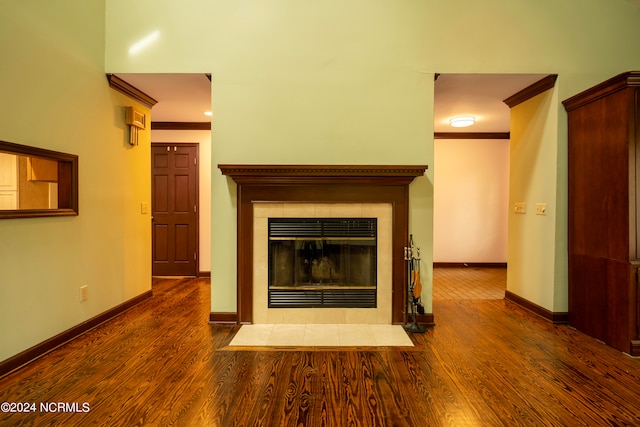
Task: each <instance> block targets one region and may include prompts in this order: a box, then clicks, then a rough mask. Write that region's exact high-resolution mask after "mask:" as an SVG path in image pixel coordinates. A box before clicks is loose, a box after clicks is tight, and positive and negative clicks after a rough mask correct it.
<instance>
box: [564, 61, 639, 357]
mask: <svg viewBox="0 0 640 427" xmlns="http://www.w3.org/2000/svg"><path fill="white" fill-rule="evenodd" d="M563 104H564V106H565V109H566V110H567V113H568V129H569V143H568V159H569V164H568V168H569V169H568V173H569V175H568V184H569V188H568V190H569V193H568V196H569V206H568V207H569V218H568V250H569V254H568V255H569V324H570V325H571V326H573V327H575V328H576V329H578V330H580V331H583V332H585V333H587V334H589V335H591V336H593V337H595V338H597V339H599V340H602V341H604V342H605V343H607V344H608V345H610V346H612V347H614V348H617V349H618V350H621V351H624V352H626V353H629V354H631V355H633V356H640V337H639V335H638V334H639V329H640V327H639V322H640V316H639V311H640V300H639V295H638V269H639V268H640V259H639V257H640V251H639V248H638V244H639V239H638V233H639V232H640V231H639V228H638V227H640V71H634V72H627V73H623V74H620V75H618V76H616V77H613V78H612V79H609V80H607V81H605V82H603V83H601V84H599V85H597V86H594V87H593V88H591V89H588V90H586V91H584V92H582V93H580V94H578V95H576V96H573V97H571V98H569V99H567V100H565V101H563Z"/></svg>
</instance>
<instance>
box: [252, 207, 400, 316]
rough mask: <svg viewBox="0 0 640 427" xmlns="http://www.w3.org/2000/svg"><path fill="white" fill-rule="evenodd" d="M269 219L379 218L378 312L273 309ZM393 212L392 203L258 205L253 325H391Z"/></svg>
mask: <svg viewBox="0 0 640 427" xmlns="http://www.w3.org/2000/svg"><path fill="white" fill-rule="evenodd" d="M269 218H377V220H378V254H377V259H378V262H377V283H378V287H377V301H378V303H377V307H376V308H269V307H268V303H267V299H268V296H267V289H268V236H267V222H268V219H269ZM392 220H393V217H392V208H391V204H389V203H255V204H254V208H253V221H254V230H253V323H254V324H261V323H267V324H272V323H302V324H304V323H326V324H329V323H335V324H390V323H391V299H392V298H391V296H392V291H391V281H392V274H391V272H392V265H391V259H392V253H391V237H392V233H391V230H392V227H391V223H392Z"/></svg>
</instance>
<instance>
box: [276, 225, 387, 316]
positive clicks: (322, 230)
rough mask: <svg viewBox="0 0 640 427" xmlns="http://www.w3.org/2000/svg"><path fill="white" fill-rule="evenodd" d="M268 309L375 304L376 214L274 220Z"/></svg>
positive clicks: (357, 306) (354, 306)
mask: <svg viewBox="0 0 640 427" xmlns="http://www.w3.org/2000/svg"><path fill="white" fill-rule="evenodd" d="M268 224H269V229H268V236H269V266H268V269H269V272H268V277H269V284H268V286H269V292H268V304H269V308H288V307H290V308H294V307H295V308H305V307H333V308H376V304H377V301H376V298H377V297H376V295H377V292H376V286H377V283H376V282H377V271H376V255H377V229H378V226H377V219H376V218H270V219H269V222H268Z"/></svg>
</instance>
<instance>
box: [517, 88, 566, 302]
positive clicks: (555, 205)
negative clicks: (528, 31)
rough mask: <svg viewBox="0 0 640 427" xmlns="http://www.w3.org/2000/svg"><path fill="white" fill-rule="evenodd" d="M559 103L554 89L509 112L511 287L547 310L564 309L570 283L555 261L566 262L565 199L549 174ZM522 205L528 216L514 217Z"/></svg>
mask: <svg viewBox="0 0 640 427" xmlns="http://www.w3.org/2000/svg"><path fill="white" fill-rule="evenodd" d="M556 105H558V90H557V88H554V89H552V90H548V91H546V92H544V93H543V94H540V95H538V96H536V97H534V98H532V99H530V100H528V101H525V102H523V103H522V104H520V105H517V106H516V107H514V108H512V109H511V143H510V150H509V151H510V155H509V172H510V173H509V232H508V240H509V242H508V258H507V263H508V265H509V268H508V270H507V289H508V290H509V291H510V292H513V293H514V294H516V295H519V296H521V297H523V298H525V299H527V300H529V301H531V302H534V303H536V304H538V305H540V306H542V307H544V308H546V309H548V310H551V311H566V310H567V292H566V288H567V286H566V280H567V279H566V276H565V277H562V276H560V280H558V281H556V265H555V259H556V258H558V259H562V260H563V261H564V263H565V264H566V262H567V261H566V260H567V255H566V253H567V252H566V239H565V240H564V246H560V247H557V246H556V236H555V230H556V228H557V220H558V219H559V218H558V217H559V216H562V215H563V213H564V207H563V206H565V205H566V198H565V199H563V200H559V201H558V199H557V191H558V183H557V176H556V170H555V169H551V170H550V165H555V164H557V163H558V158H559V157H558V143H559V138H558V134H557V129H558V123H557V110H556V108H555V106H556ZM565 162H566V161H565ZM522 202H524V203H525V213H516V212H515V209H514V208H515V203H522ZM538 203H546V204H547V208H546V214H545V215H537V214H536V204H538ZM564 230H566V226H565V228H564ZM565 234H566V232H565ZM561 242H563V241H562V240H560V242H559V243H561ZM556 287H560V288H562V289H564V292H559V293H556V292H555V290H556ZM556 304H557V305H556Z"/></svg>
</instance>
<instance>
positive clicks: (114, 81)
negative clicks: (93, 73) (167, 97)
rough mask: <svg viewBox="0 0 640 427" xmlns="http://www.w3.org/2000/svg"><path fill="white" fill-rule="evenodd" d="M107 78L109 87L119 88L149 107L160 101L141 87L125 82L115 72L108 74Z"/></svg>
mask: <svg viewBox="0 0 640 427" xmlns="http://www.w3.org/2000/svg"><path fill="white" fill-rule="evenodd" d="M107 80H108V81H109V87H110V88H111V89H114V90H117V91H118V92H120V93H123V94H125V95H127V96H128V97H129V98H131V99H133V100H135V101H138V102H139V103H141V104H142V105H144V106H146V107H148V108H152V107H153V106H154V105H156V104H157V103H158V101H156V100H155V99H153V98H152V97H150V96H149V95H147V94H146V93H144V92H143V91H141V90H140V89H138V88H136V87H135V86H132V85H130V84H129V83H127V82H125V81H124V80H122V79H121V78H120V77H118V76H116V75H115V74H107Z"/></svg>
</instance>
